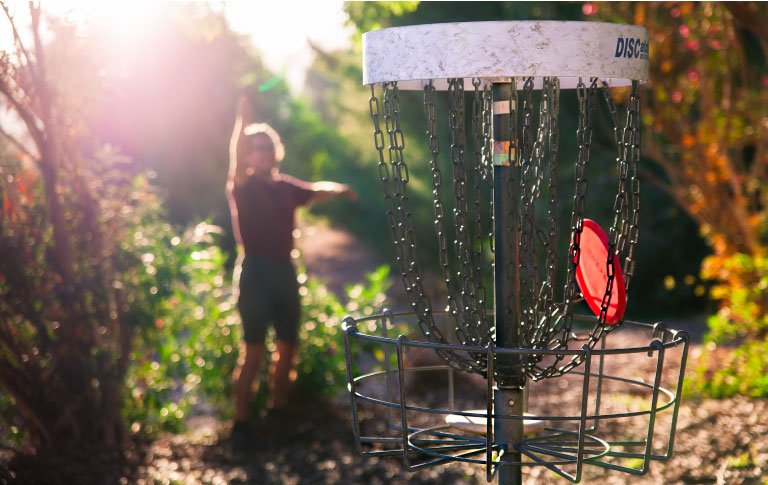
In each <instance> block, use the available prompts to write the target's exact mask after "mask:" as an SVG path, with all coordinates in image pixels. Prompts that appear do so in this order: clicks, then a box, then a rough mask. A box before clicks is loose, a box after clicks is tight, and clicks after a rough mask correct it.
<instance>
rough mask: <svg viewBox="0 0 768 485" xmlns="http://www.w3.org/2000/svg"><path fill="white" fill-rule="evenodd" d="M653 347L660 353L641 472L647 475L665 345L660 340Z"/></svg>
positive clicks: (652, 344) (655, 341) (653, 343)
mask: <svg viewBox="0 0 768 485" xmlns="http://www.w3.org/2000/svg"><path fill="white" fill-rule="evenodd" d="M651 347H652V348H654V349H656V351H657V352H658V353H659V357H658V360H657V361H656V376H655V379H654V380H653V394H652V396H651V409H650V412H649V418H648V434H647V435H646V437H645V454H644V456H643V468H642V470H640V471H641V472H642V473H645V471H646V470H648V466H649V464H650V460H651V453H652V452H653V427H654V425H655V424H656V412H657V411H656V407H657V405H658V402H659V386H661V374H662V370H663V369H664V344H662V343H661V342H660V341H658V340H654V341H653V342H651Z"/></svg>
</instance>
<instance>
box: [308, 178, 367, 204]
mask: <svg viewBox="0 0 768 485" xmlns="http://www.w3.org/2000/svg"><path fill="white" fill-rule="evenodd" d="M340 197H346V198H347V199H349V200H356V199H357V192H355V190H354V189H353V188H352V187H350V186H349V185H346V184H339V183H336V182H315V183H313V184H312V197H310V199H309V202H310V203H312V202H323V201H326V200H331V199H337V198H340Z"/></svg>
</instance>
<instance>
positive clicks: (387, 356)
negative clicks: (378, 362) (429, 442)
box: [381, 308, 395, 429]
mask: <svg viewBox="0 0 768 485" xmlns="http://www.w3.org/2000/svg"><path fill="white" fill-rule="evenodd" d="M382 313H383V314H384V320H383V325H382V326H381V335H382V337H384V338H389V332H388V331H387V324H388V323H389V322H390V321H391V319H392V312H391V311H390V310H389V309H387V308H385V309H384V311H383V312H382ZM382 346H383V347H384V371H385V374H384V376H385V377H384V379H385V380H386V383H387V402H389V403H392V402H394V401H393V400H392V394H393V392H392V377H393V376H392V369H391V366H390V361H391V359H392V354H391V350H390V349H389V344H387V343H384V344H382ZM393 412H394V409H393V408H392V407H391V406H387V426H388V427H389V428H390V429H393V428H395V420H394V418H393V416H392V413H393Z"/></svg>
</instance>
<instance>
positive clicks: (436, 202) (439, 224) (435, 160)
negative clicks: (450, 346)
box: [424, 80, 463, 339]
mask: <svg viewBox="0 0 768 485" xmlns="http://www.w3.org/2000/svg"><path fill="white" fill-rule="evenodd" d="M424 112H425V114H426V117H427V143H428V145H429V151H430V154H431V158H430V161H429V166H430V171H431V174H432V187H433V190H432V195H433V196H434V197H433V207H434V213H435V231H436V232H437V244H438V248H437V249H438V258H439V262H440V269H441V270H442V274H443V280H444V281H445V286H446V289H447V291H448V311H449V313H450V315H451V317H453V319H454V323H455V324H456V325H458V324H459V322H460V321H461V318H462V316H463V315H461V313H460V312H461V310H462V308H461V307H460V305H457V302H456V300H455V299H454V295H455V294H456V293H457V291H455V289H454V283H453V279H452V277H451V267H450V261H449V257H448V236H447V234H446V228H445V205H444V203H443V195H442V185H443V184H442V173H441V170H440V159H439V156H440V141H439V139H438V136H437V114H436V111H435V86H434V84H433V83H432V81H431V80H430V82H429V84H428V85H427V86H425V87H424ZM460 339H461V337H460Z"/></svg>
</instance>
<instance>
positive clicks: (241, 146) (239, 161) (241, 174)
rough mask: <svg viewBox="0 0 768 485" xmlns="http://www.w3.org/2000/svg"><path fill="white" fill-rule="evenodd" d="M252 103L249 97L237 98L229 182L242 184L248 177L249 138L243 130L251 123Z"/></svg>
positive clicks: (230, 149)
mask: <svg viewBox="0 0 768 485" xmlns="http://www.w3.org/2000/svg"><path fill="white" fill-rule="evenodd" d="M251 117H252V114H251V105H250V103H249V102H248V98H247V97H245V96H240V98H238V100H237V114H236V116H235V127H234V129H233V130H232V139H231V140H230V142H229V176H228V183H229V184H232V183H234V184H237V185H240V184H241V183H243V182H244V181H245V179H246V173H245V170H246V165H245V157H246V154H247V150H248V146H247V143H248V140H247V139H246V137H245V135H244V133H243V130H245V127H246V126H248V125H249V124H250V123H251Z"/></svg>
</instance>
